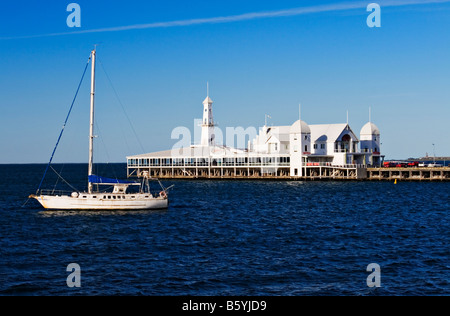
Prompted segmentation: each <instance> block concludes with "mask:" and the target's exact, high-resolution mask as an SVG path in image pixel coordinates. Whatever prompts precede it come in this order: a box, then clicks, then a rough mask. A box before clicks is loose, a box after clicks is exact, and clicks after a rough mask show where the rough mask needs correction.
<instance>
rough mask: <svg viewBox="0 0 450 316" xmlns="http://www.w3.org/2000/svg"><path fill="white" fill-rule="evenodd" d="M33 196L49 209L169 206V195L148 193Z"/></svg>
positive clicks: (122, 208) (113, 208) (158, 207)
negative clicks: (154, 195) (156, 195)
mask: <svg viewBox="0 0 450 316" xmlns="http://www.w3.org/2000/svg"><path fill="white" fill-rule="evenodd" d="M31 197H32V198H34V199H36V200H37V201H38V202H39V203H40V204H41V205H42V206H43V207H44V208H45V209H47V210H153V209H166V208H168V207H169V200H168V199H167V197H161V196H160V197H152V196H151V195H148V194H133V195H130V194H125V195H114V194H111V193H92V194H88V193H81V194H80V195H79V196H78V197H73V196H67V195H62V196H58V195H56V196H54V195H38V196H31Z"/></svg>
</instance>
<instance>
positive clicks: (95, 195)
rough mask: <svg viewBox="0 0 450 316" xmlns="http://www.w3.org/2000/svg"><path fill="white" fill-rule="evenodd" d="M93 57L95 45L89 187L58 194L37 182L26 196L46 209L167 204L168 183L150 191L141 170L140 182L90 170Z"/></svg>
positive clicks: (91, 158)
mask: <svg viewBox="0 0 450 316" xmlns="http://www.w3.org/2000/svg"><path fill="white" fill-rule="evenodd" d="M95 58H96V50H95V49H94V50H93V51H92V52H91V55H90V58H89V59H90V60H91V62H92V65H91V66H92V68H91V106H90V123H89V166H88V191H87V192H78V191H75V192H71V193H70V192H69V194H60V193H55V192H54V191H50V190H40V186H39V189H38V191H37V192H36V194H32V195H30V196H29V198H34V199H36V200H37V201H38V202H39V203H40V204H41V205H42V206H43V207H44V208H45V209H48V210H151V209H166V208H168V206H169V197H168V190H169V189H170V187H169V188H164V187H163V186H162V184H161V183H159V184H160V185H161V191H160V192H159V194H158V193H155V194H152V193H151V192H150V185H149V180H151V179H150V177H149V176H148V174H147V173H143V174H141V177H142V181H141V182H133V181H125V180H116V179H110V178H105V177H101V176H97V175H95V174H93V161H94V155H93V152H94V137H95V136H94V95H95ZM86 68H87V65H86ZM85 71H86V69H85ZM83 76H84V75H83ZM69 113H70V111H69ZM66 122H67V119H66ZM61 134H62V132H61ZM60 138H61V135H60ZM58 142H59V139H58ZM55 150H56V147H55ZM52 158H53V155H52ZM52 158H51V159H52ZM51 159H50V163H51ZM50 163H49V165H50ZM47 169H48V166H47ZM44 177H45V174H44ZM41 184H42V181H41ZM100 186H112V187H113V190H112V192H106V191H105V192H101V191H99V190H98V189H99V187H100ZM132 186H139V189H138V190H134V191H133V190H130V187H132ZM95 187H96V188H97V190H94V188H95Z"/></svg>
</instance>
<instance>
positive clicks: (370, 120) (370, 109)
mask: <svg viewBox="0 0 450 316" xmlns="http://www.w3.org/2000/svg"><path fill="white" fill-rule="evenodd" d="M369 123H372V107H370V106H369Z"/></svg>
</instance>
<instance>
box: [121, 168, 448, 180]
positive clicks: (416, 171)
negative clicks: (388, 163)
mask: <svg viewBox="0 0 450 316" xmlns="http://www.w3.org/2000/svg"><path fill="white" fill-rule="evenodd" d="M143 173H147V174H148V175H150V176H151V177H154V178H159V179H224V180H226V179H228V180H313V181H314V180H365V181H395V180H401V181H450V167H442V168H428V167H416V168H366V167H364V166H361V165H343V166H330V165H325V164H320V165H318V166H317V165H315V166H303V168H302V176H291V175H290V169H289V167H288V166H284V165H279V166H258V167H256V166H249V165H247V166H238V165H234V166H182V167H181V166H164V167H163V166H159V167H155V166H128V176H129V177H136V176H137V175H142V174H143Z"/></svg>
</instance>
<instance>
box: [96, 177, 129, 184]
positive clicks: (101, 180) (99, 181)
mask: <svg viewBox="0 0 450 316" xmlns="http://www.w3.org/2000/svg"><path fill="white" fill-rule="evenodd" d="M89 183H94V184H130V183H135V182H133V181H126V180H117V179H111V178H105V177H100V176H96V175H91V176H89Z"/></svg>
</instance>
